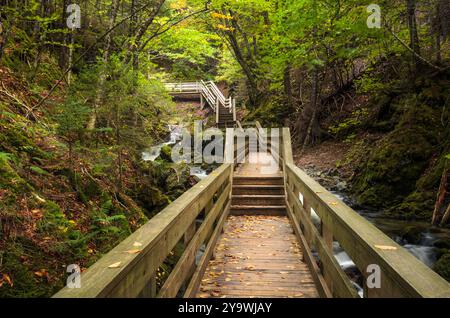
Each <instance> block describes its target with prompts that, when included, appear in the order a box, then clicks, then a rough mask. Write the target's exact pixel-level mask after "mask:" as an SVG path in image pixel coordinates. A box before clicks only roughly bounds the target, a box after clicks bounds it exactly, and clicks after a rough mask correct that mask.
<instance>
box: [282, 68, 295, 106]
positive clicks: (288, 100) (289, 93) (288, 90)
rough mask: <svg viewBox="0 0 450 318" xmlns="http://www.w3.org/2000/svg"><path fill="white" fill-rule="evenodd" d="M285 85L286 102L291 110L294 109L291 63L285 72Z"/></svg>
mask: <svg viewBox="0 0 450 318" xmlns="http://www.w3.org/2000/svg"><path fill="white" fill-rule="evenodd" d="M283 86H284V94H285V95H286V103H287V107H288V110H289V112H291V111H293V109H294V105H293V97H292V86H291V65H290V64H288V65H286V67H285V69H284V74H283Z"/></svg>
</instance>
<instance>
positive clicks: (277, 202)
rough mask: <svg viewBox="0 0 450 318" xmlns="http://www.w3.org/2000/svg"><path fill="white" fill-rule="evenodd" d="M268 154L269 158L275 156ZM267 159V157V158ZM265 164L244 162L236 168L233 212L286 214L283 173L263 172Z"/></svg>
mask: <svg viewBox="0 0 450 318" xmlns="http://www.w3.org/2000/svg"><path fill="white" fill-rule="evenodd" d="M269 156H270V155H268V156H267V157H268V160H273V158H272V157H271V156H270V157H269ZM266 160H267V159H266ZM263 166H264V165H263V164H253V165H249V164H245V163H244V164H242V165H241V166H239V167H237V168H236V173H235V175H234V176H233V186H232V192H231V214H234V215H286V204H285V202H286V200H285V193H284V179H283V175H282V173H281V172H280V171H279V170H278V171H272V172H271V174H269V175H268V174H263V173H262V168H263Z"/></svg>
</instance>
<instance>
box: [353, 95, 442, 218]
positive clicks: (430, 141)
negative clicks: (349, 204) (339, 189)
mask: <svg viewBox="0 0 450 318" xmlns="http://www.w3.org/2000/svg"><path fill="white" fill-rule="evenodd" d="M404 103H405V107H407V106H408V105H409V104H410V103H411V101H410V100H409V99H407V100H404ZM438 120H439V110H438V109H434V108H433V107H431V106H428V105H426V104H421V105H417V106H412V107H408V108H407V110H406V112H405V113H404V115H403V116H402V119H401V121H400V122H399V123H398V125H397V126H396V128H395V130H394V131H392V132H391V133H389V134H387V135H386V136H385V137H383V138H382V139H381V140H379V141H378V142H377V143H376V145H375V147H374V148H373V149H372V150H371V151H370V152H369V153H368V155H367V157H368V159H367V161H365V162H363V163H362V164H361V165H360V167H359V168H358V170H359V173H358V174H357V175H356V177H355V178H354V179H353V185H352V191H353V192H354V193H355V194H356V200H357V201H358V203H359V204H361V205H369V206H373V207H392V206H393V205H398V204H400V203H402V202H403V200H404V199H405V198H407V197H408V196H409V195H411V196H410V198H409V200H407V201H405V204H404V205H402V206H396V211H394V210H393V209H392V210H391V211H390V213H391V214H402V215H403V216H404V217H407V216H408V214H410V215H413V214H416V213H418V214H419V215H421V217H425V216H426V215H427V213H429V209H426V211H425V214H421V213H420V211H421V210H422V209H423V207H424V205H425V204H428V203H429V201H428V200H429V196H428V195H427V196H425V197H423V194H420V195H419V194H417V195H416V194H414V193H413V194H411V193H412V192H413V191H414V190H415V189H416V187H417V185H416V182H417V181H418V180H419V179H420V177H421V176H422V174H423V173H424V171H425V169H426V168H427V166H428V161H429V159H430V157H431V156H432V154H433V153H434V151H435V147H436V145H437V144H438V139H437V136H438V135H439V134H438V132H437V129H439V128H437V127H439V126H438ZM418 195H419V196H420V200H422V201H426V202H425V203H424V204H422V205H420V204H418V205H417V206H415V205H414V206H413V203H414V202H416V203H418V201H417V200H415V199H416V198H417V196H418ZM414 204H415V203H414Z"/></svg>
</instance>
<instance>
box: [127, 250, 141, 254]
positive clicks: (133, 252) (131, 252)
mask: <svg viewBox="0 0 450 318" xmlns="http://www.w3.org/2000/svg"><path fill="white" fill-rule="evenodd" d="M140 252H141V250H129V251H125V253H128V254H137V253H140Z"/></svg>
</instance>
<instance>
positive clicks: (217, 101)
mask: <svg viewBox="0 0 450 318" xmlns="http://www.w3.org/2000/svg"><path fill="white" fill-rule="evenodd" d="M218 123H219V99H218V98H216V124H218Z"/></svg>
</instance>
